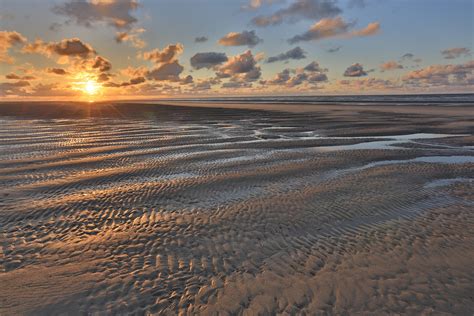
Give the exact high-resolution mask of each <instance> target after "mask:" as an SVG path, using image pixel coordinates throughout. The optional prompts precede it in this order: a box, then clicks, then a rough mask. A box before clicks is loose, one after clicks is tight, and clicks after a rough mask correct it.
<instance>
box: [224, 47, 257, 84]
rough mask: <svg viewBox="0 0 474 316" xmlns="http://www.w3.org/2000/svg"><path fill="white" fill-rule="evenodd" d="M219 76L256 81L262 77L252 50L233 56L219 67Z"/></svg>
mask: <svg viewBox="0 0 474 316" xmlns="http://www.w3.org/2000/svg"><path fill="white" fill-rule="evenodd" d="M217 76H218V77H219V78H229V77H232V78H233V80H235V81H239V80H246V81H254V80H257V79H258V78H260V76H261V71H260V67H259V66H258V65H257V61H256V60H255V58H254V56H253V55H252V52H251V51H250V50H248V51H246V52H245V53H242V54H240V55H236V56H232V57H231V58H229V60H228V61H227V62H226V63H225V64H223V65H222V66H221V67H219V69H218V72H217Z"/></svg>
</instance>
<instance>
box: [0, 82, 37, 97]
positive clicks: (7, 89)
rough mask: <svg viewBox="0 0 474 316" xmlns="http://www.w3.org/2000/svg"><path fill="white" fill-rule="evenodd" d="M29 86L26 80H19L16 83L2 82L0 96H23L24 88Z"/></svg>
mask: <svg viewBox="0 0 474 316" xmlns="http://www.w3.org/2000/svg"><path fill="white" fill-rule="evenodd" d="M29 86H30V83H29V82H28V81H26V80H20V81H17V82H2V83H0V95H12V94H14V95H18V94H24V93H25V90H24V88H26V87H29Z"/></svg>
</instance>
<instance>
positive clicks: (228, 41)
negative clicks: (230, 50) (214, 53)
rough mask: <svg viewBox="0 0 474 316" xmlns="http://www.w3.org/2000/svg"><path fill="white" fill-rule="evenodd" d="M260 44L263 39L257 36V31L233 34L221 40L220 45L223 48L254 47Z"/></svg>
mask: <svg viewBox="0 0 474 316" xmlns="http://www.w3.org/2000/svg"><path fill="white" fill-rule="evenodd" d="M260 42H262V39H261V38H259V37H258V36H257V35H256V34H255V31H243V32H242V33H237V32H231V33H229V34H227V35H226V36H224V37H222V38H221V39H220V40H219V44H220V45H223V46H248V47H253V46H255V45H257V44H258V43H260Z"/></svg>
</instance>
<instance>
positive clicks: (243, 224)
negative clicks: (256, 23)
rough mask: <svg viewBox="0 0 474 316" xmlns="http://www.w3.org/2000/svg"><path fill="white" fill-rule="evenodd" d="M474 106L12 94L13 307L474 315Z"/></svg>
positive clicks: (31, 311)
mask: <svg viewBox="0 0 474 316" xmlns="http://www.w3.org/2000/svg"><path fill="white" fill-rule="evenodd" d="M473 114H474V113H473V111H472V105H469V104H466V105H462V104H461V105H453V106H440V105H424V106H416V105H406V106H404V105H390V104H386V105H376V104H373V105H322V104H320V105H310V104H302V105H295V106H291V107H289V106H282V105H279V104H275V105H272V104H264V105H262V104H260V105H255V104H249V103H246V104H238V103H232V104H228V103H226V104H223V103H213V104H212V105H210V104H205V103H200V104H196V103H192V102H185V101H182V102H178V101H174V102H171V101H170V102H167V101H162V102H157V104H145V103H138V102H136V103H130V102H121V103H113V102H103V103H66V102H62V103H61V102H58V103H42V102H33V103H21V102H18V103H12V102H10V103H5V102H4V103H0V284H1V286H0V315H59V314H61V315H84V314H90V315H122V314H133V315H176V314H180V315H195V314H202V315H304V314H306V315H328V314H336V315H394V314H408V315H446V314H454V315H472V314H473V313H474V296H473V293H474V270H473V269H472V267H473V266H474V256H473V254H474V229H473V227H474V212H473V208H474V195H473V193H474V190H473V188H474V115H473Z"/></svg>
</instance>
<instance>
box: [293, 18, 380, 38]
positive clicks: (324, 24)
mask: <svg viewBox="0 0 474 316" xmlns="http://www.w3.org/2000/svg"><path fill="white" fill-rule="evenodd" d="M354 25H355V23H354V22H350V23H348V22H345V21H344V20H343V19H342V18H341V17H336V18H333V19H330V18H327V19H322V20H320V21H318V22H316V23H315V24H314V25H313V26H311V28H310V29H309V30H308V31H306V32H304V33H303V34H300V35H296V36H294V37H292V38H290V39H289V40H288V42H289V43H290V44H295V43H298V42H302V41H316V40H321V39H325V38H331V37H346V38H350V37H355V36H370V35H374V34H376V33H377V32H378V31H379V30H380V24H379V23H378V22H374V23H370V24H368V25H367V26H366V27H365V28H363V29H361V30H356V31H350V29H351V28H353V27H354Z"/></svg>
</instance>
